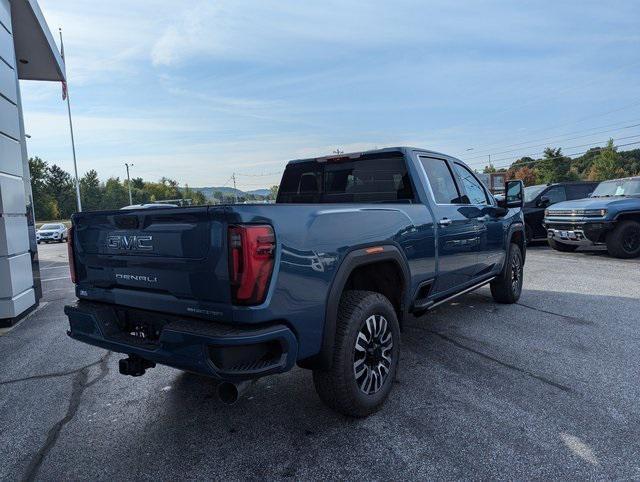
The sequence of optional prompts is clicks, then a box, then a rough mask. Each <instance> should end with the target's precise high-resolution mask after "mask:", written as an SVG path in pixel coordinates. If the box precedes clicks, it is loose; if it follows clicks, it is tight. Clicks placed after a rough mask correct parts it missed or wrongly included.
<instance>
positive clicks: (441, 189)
mask: <svg viewBox="0 0 640 482" xmlns="http://www.w3.org/2000/svg"><path fill="white" fill-rule="evenodd" d="M420 162H421V163H422V166H423V167H424V171H425V172H426V174H427V179H428V180H429V185H430V186H431V191H432V192H433V197H434V198H435V201H436V203H438V204H463V202H462V199H461V198H460V191H459V190H458V186H457V185H456V181H455V179H454V177H453V173H452V172H451V169H449V166H448V164H447V161H445V160H443V159H435V158H432V157H420Z"/></svg>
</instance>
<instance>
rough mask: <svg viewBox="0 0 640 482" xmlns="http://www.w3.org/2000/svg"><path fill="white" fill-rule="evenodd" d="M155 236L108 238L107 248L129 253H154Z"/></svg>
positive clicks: (116, 236)
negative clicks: (123, 250)
mask: <svg viewBox="0 0 640 482" xmlns="http://www.w3.org/2000/svg"><path fill="white" fill-rule="evenodd" d="M152 241H153V236H120V235H114V236H107V247H108V248H111V249H125V250H127V251H153V244H152Z"/></svg>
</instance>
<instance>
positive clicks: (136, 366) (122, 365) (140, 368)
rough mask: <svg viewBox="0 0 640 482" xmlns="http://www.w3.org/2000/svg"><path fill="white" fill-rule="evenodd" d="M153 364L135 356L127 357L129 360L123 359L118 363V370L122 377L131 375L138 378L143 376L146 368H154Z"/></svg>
mask: <svg viewBox="0 0 640 482" xmlns="http://www.w3.org/2000/svg"><path fill="white" fill-rule="evenodd" d="M155 366H156V364H155V363H153V362H150V361H149V360H145V359H144V358H142V357H139V356H137V355H129V358H123V359H122V360H120V362H119V363H118V368H119V369H120V373H121V374H122V375H131V376H132V377H139V376H142V375H144V374H145V372H146V371H147V368H154V367H155Z"/></svg>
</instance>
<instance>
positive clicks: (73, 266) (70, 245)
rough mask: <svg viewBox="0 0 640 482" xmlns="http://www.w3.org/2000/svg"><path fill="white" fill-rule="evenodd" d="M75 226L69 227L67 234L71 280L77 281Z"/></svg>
mask: <svg viewBox="0 0 640 482" xmlns="http://www.w3.org/2000/svg"><path fill="white" fill-rule="evenodd" d="M73 231H74V230H73V226H71V227H70V228H69V231H68V234H67V253H69V271H70V272H71V282H72V283H73V284H75V283H76V262H75V259H74V258H73Z"/></svg>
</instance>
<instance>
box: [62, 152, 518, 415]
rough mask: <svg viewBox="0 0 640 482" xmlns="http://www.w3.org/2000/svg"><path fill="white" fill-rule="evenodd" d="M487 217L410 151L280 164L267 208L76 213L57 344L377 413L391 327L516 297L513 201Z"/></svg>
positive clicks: (489, 210)
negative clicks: (300, 372) (263, 384)
mask: <svg viewBox="0 0 640 482" xmlns="http://www.w3.org/2000/svg"><path fill="white" fill-rule="evenodd" d="M506 192H507V196H506V198H505V199H504V200H502V201H500V202H497V201H496V200H495V199H494V197H493V196H492V195H491V194H490V193H489V191H488V190H487V189H486V188H485V186H484V185H483V184H482V183H481V182H480V181H478V178H477V177H476V175H475V174H474V173H473V172H472V171H471V170H470V169H469V168H468V167H467V166H466V165H465V164H463V163H462V162H461V161H459V160H457V159H454V158H452V157H450V156H446V155H443V154H439V153H435V152H431V151H426V150H421V149H414V148H408V147H400V148H388V149H381V150H375V151H368V152H359V153H353V154H342V155H338V156H332V157H320V158H315V159H304V160H297V161H291V162H290V163H289V164H288V165H287V167H286V170H285V172H284V174H283V177H282V181H281V184H280V190H279V193H278V198H277V202H276V204H275V205H219V206H202V207H186V208H165V209H139V210H128V211H102V212H92V213H79V214H75V215H74V216H73V227H72V229H71V233H70V235H69V260H70V267H71V271H72V279H73V281H74V282H75V283H76V295H77V297H78V298H79V300H78V301H77V302H76V303H75V304H72V305H69V306H67V307H65V312H66V314H67V316H68V317H69V322H70V330H69V332H68V333H69V335H70V336H71V337H72V338H74V339H76V340H79V341H82V342H85V343H89V344H92V345H96V346H99V347H103V348H106V349H108V350H113V351H116V352H120V353H124V354H126V355H127V358H125V359H122V360H120V372H121V373H123V374H127V375H134V376H138V375H142V374H144V373H145V370H146V369H148V368H151V367H153V366H155V364H156V363H160V364H164V365H169V366H172V367H175V368H178V369H182V370H187V371H191V372H197V373H200V374H205V375H208V376H211V377H213V378H216V379H218V380H219V381H220V384H219V388H218V393H219V395H220V398H221V399H222V400H224V401H227V402H233V401H234V400H235V399H237V398H238V397H239V394H240V392H241V390H242V389H243V387H245V386H246V384H247V383H248V382H249V381H251V380H254V379H257V378H259V377H262V376H265V375H269V374H274V373H281V372H285V371H287V370H290V369H291V368H292V367H293V366H294V365H296V364H297V365H298V366H301V367H304V368H308V369H311V370H313V380H314V384H315V387H316V390H317V391H318V394H319V396H320V398H321V399H322V400H323V401H324V402H325V403H326V404H327V405H329V406H330V407H332V408H333V409H335V410H337V411H338V412H341V413H343V414H346V415H349V416H354V417H363V416H366V415H368V414H370V413H372V412H374V411H376V410H377V409H379V408H380V406H381V405H382V404H383V402H384V401H385V399H386V398H387V396H388V395H389V392H390V391H391V388H392V386H393V380H394V377H395V375H396V370H397V367H398V359H399V356H400V332H401V329H402V325H403V322H404V320H405V319H407V317H408V316H410V315H412V316H413V315H420V314H423V313H425V312H426V311H428V310H429V309H431V308H434V307H436V306H438V305H439V304H441V303H444V302H446V301H447V300H450V299H452V298H453V297H455V296H458V295H460V294H463V293H467V292H469V291H471V290H474V289H476V288H478V287H480V286H482V285H485V284H488V283H490V285H491V293H492V294H493V297H494V299H495V300H496V301H497V302H500V303H514V302H516V301H517V300H518V298H519V296H520V292H521V290H522V281H523V266H524V262H525V244H526V243H525V235H524V224H523V217H522V209H521V208H522V203H523V186H522V183H521V182H520V181H512V182H509V183H508V185H507V187H506Z"/></svg>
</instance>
